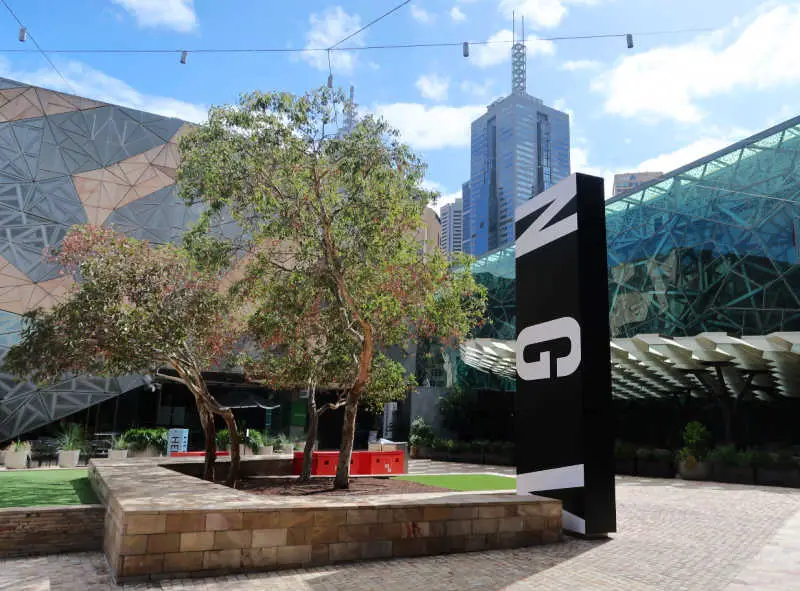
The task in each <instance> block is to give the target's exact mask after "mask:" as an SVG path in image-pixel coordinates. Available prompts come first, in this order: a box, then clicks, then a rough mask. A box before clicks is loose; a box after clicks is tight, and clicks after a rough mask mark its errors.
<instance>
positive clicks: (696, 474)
mask: <svg viewBox="0 0 800 591" xmlns="http://www.w3.org/2000/svg"><path fill="white" fill-rule="evenodd" d="M710 472H711V470H710V466H709V464H708V462H697V463H696V464H695V465H694V466H692V467H691V468H690V467H689V466H688V465H687V464H686V460H681V461H680V463H679V464H678V473H679V474H680V475H681V478H683V479H684V480H708V477H709V474H710Z"/></svg>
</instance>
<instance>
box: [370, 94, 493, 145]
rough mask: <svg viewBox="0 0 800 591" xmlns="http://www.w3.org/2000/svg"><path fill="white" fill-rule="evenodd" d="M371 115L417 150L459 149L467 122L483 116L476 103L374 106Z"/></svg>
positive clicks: (466, 134)
mask: <svg viewBox="0 0 800 591" xmlns="http://www.w3.org/2000/svg"><path fill="white" fill-rule="evenodd" d="M373 111H374V112H375V114H377V115H380V116H382V117H384V118H386V120H387V121H389V123H391V124H392V125H393V126H394V127H395V128H397V129H398V130H400V134H401V137H402V138H403V140H404V141H406V142H408V143H409V144H410V145H411V146H413V147H414V148H416V149H419V150H436V149H440V148H460V147H463V146H467V145H469V134H470V124H471V123H472V120H473V119H475V118H477V117H479V116H480V115H483V114H484V113H485V112H486V108H485V107H482V106H479V105H467V106H464V107H446V106H442V105H439V106H434V107H431V106H428V105H421V104H419V103H392V104H386V105H377V106H375V107H374V108H373Z"/></svg>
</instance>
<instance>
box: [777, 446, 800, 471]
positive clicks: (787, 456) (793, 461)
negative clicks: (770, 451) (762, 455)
mask: <svg viewBox="0 0 800 591" xmlns="http://www.w3.org/2000/svg"><path fill="white" fill-rule="evenodd" d="M772 465H773V466H774V467H776V468H792V469H795V470H796V469H797V467H798V461H797V458H796V457H795V455H794V453H793V452H792V451H791V450H789V449H782V450H780V451H778V452H777V453H776V454H775V456H774V457H773V462H772Z"/></svg>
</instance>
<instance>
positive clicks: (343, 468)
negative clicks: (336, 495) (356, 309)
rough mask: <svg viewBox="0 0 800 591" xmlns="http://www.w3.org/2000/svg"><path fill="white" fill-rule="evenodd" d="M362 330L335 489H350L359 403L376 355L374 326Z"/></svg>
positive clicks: (343, 430) (363, 327)
mask: <svg viewBox="0 0 800 591" xmlns="http://www.w3.org/2000/svg"><path fill="white" fill-rule="evenodd" d="M361 328H362V330H363V331H364V340H363V342H362V344H361V353H360V355H359V356H358V377H356V380H355V382H354V383H353V387H352V388H350V391H349V392H348V393H347V403H346V404H345V406H344V424H343V425H342V442H341V443H340V444H339V465H338V466H336V478H335V479H334V481H333V488H337V489H346V488H350V459H351V457H352V456H353V439H354V438H355V435H356V415H357V414H358V401H359V399H360V398H361V393H362V392H363V391H364V388H366V386H367V381H368V380H369V371H370V369H371V368H372V356H373V353H374V349H373V347H374V343H373V341H372V326H371V325H370V324H368V323H363V324H362V325H361Z"/></svg>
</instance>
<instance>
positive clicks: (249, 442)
mask: <svg viewBox="0 0 800 591" xmlns="http://www.w3.org/2000/svg"><path fill="white" fill-rule="evenodd" d="M244 444H245V445H246V446H247V447H249V448H250V450H251V451H252V452H253V453H254V454H256V453H258V449H259V448H261V447H264V446H265V445H267V443H265V442H264V434H263V433H262V432H261V431H256V430H255V429H248V430H247V432H246V433H245V435H244Z"/></svg>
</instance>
